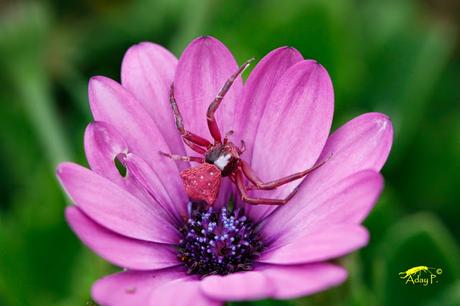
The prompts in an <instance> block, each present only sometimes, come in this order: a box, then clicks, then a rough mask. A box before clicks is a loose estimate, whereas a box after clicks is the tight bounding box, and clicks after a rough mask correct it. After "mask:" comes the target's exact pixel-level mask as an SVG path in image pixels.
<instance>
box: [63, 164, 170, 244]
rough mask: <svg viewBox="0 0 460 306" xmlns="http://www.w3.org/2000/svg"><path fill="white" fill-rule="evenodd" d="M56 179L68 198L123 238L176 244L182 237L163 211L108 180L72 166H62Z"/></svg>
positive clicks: (74, 165) (75, 165) (77, 166)
mask: <svg viewBox="0 0 460 306" xmlns="http://www.w3.org/2000/svg"><path fill="white" fill-rule="evenodd" d="M57 175H58V177H59V179H60V181H61V184H62V186H63V187H64V189H65V190H66V192H67V194H68V195H69V196H70V198H71V199H72V200H73V202H74V203H76V204H77V205H78V207H79V208H81V209H82V210H83V212H84V213H85V214H87V215H88V216H89V217H90V218H91V219H93V220H94V221H96V222H97V223H99V224H100V225H102V226H104V227H107V228H108V229H111V230H113V231H114V232H117V233H119V234H121V235H124V236H126V237H130V238H136V239H141V240H147V241H153V242H163V243H176V242H177V241H178V239H179V235H178V233H177V231H176V229H175V228H174V227H172V226H171V225H170V224H169V223H168V222H165V217H164V216H162V215H161V211H159V210H157V211H156V210H154V209H153V208H152V207H150V206H148V205H146V204H144V203H143V202H141V201H139V200H138V199H137V198H136V197H134V196H133V195H131V194H130V193H128V192H126V191H125V190H123V189H122V188H120V187H118V186H117V185H116V184H114V183H112V182H110V181H109V180H107V179H106V178H104V177H102V176H99V175H97V174H96V173H94V172H92V171H90V170H88V169H86V168H84V167H81V166H79V165H77V164H73V163H62V164H60V165H59V167H58V170H57Z"/></svg>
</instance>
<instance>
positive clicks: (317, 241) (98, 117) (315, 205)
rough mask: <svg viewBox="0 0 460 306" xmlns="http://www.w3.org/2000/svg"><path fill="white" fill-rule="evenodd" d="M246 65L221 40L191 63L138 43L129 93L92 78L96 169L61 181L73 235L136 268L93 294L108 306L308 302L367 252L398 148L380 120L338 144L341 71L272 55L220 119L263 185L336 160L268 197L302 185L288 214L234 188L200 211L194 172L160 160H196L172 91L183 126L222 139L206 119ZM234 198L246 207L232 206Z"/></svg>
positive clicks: (127, 64) (130, 55) (366, 118)
mask: <svg viewBox="0 0 460 306" xmlns="http://www.w3.org/2000/svg"><path fill="white" fill-rule="evenodd" d="M237 69H238V66H237V63H236V61H235V59H234V58H233V56H232V54H231V53H230V52H229V50H228V49H227V48H226V47H225V46H224V45H223V44H222V43H221V42H219V41H218V40H216V39H214V38H212V37H200V38H197V39H195V40H194V41H193V42H192V43H191V44H190V45H189V46H188V47H187V48H186V50H185V51H184V52H183V54H182V56H181V57H180V59H179V60H177V59H176V58H175V57H174V56H173V55H172V54H171V53H170V52H169V51H167V50H166V49H164V48H163V47H161V46H159V45H156V44H153V43H147V42H146V43H141V44H138V45H135V46H133V47H131V48H130V49H129V50H128V52H127V53H126V55H125V57H124V59H123V64H122V71H121V85H120V84H119V83H117V82H115V81H113V80H111V79H108V78H105V77H100V76H98V77H94V78H92V79H91V80H90V82H89V100H90V106H91V111H92V114H93V117H94V120H95V121H94V122H93V123H91V124H89V126H88V128H87V129H86V132H85V152H86V156H87V159H88V163H89V165H90V168H91V170H89V169H86V168H84V167H82V166H79V165H76V164H73V163H67V162H66V163H62V164H61V165H59V167H58V170H57V175H58V177H59V179H60V182H61V184H62V185H63V187H64V189H65V190H66V192H67V194H68V195H69V196H70V198H71V199H72V200H73V202H74V203H75V205H73V206H70V207H68V208H67V209H66V218H67V220H68V222H69V224H70V226H71V228H72V229H73V230H74V231H75V233H76V234H77V235H78V237H79V238H80V239H81V240H82V241H83V242H84V243H85V244H86V245H87V246H88V247H89V248H91V249H92V250H93V251H94V252H96V253H97V254H99V255H100V256H101V257H103V258H105V259H106V260H108V261H110V262H111V263H113V264H115V265H117V266H120V267H122V268H124V269H125V270H124V271H122V272H119V273H117V274H114V275H109V276H107V277H104V278H102V279H100V280H98V281H97V282H96V283H95V284H94V286H93V288H92V296H93V298H94V300H95V301H97V302H98V303H100V304H102V305H221V304H222V303H223V302H224V301H229V300H232V301H233V300H253V299H261V298H275V299H289V298H294V297H299V296H304V295H308V294H312V293H315V292H318V291H321V290H324V289H327V288H329V287H331V286H336V285H338V284H340V283H342V282H343V281H344V280H345V279H346V277H347V273H346V270H345V269H344V268H342V267H340V266H338V265H336V264H333V263H330V260H331V259H334V258H337V257H340V256H343V255H345V254H347V253H349V252H352V251H354V250H356V249H358V248H361V247H363V246H364V245H366V244H367V242H368V233H367V231H366V229H365V228H364V227H362V226H361V225H360V223H361V222H362V221H363V219H364V218H365V217H366V216H367V215H368V213H369V212H370V210H371V209H372V207H373V205H374V204H375V202H376V200H377V198H378V196H379V194H380V192H381V190H382V188H383V179H382V176H381V175H380V174H379V171H380V169H381V168H382V167H383V165H384V163H385V161H386V159H387V156H388V154H389V151H390V147H391V144H392V137H393V129H392V124H391V121H390V120H389V118H388V117H387V116H385V115H383V114H379V113H368V114H364V115H361V116H359V117H357V118H355V119H353V120H351V121H349V122H348V123H346V124H345V125H343V126H342V127H340V128H339V129H337V130H336V131H335V132H334V133H333V134H331V135H329V132H330V127H331V122H332V115H333V103H334V101H333V88H332V82H331V80H330V78H329V75H328V73H327V71H326V70H325V69H324V68H323V67H322V66H321V65H320V64H318V63H317V62H316V61H313V60H304V59H303V57H302V55H301V54H300V53H299V52H298V51H297V50H295V49H293V48H290V47H282V48H279V49H276V50H273V51H272V52H270V53H269V54H268V55H266V56H265V57H264V58H263V59H262V60H261V61H260V62H259V63H258V64H257V65H256V67H255V68H254V70H253V71H252V73H251V74H250V76H249V78H248V80H247V82H246V83H245V84H244V86H243V82H242V80H241V78H238V79H237V80H236V81H235V83H234V85H233V87H232V88H231V89H230V91H229V92H228V94H227V95H226V97H225V98H224V100H223V102H222V106H221V108H220V109H219V110H218V112H217V115H216V116H217V121H218V123H219V126H220V129H221V130H222V131H229V130H233V131H234V132H235V134H234V135H233V136H232V137H233V138H234V140H235V141H236V142H238V141H239V140H241V139H244V141H245V142H246V146H247V150H246V152H245V153H244V154H243V155H242V158H243V159H244V160H246V161H247V162H249V163H250V164H251V166H252V167H253V168H254V169H255V171H256V172H257V173H258V175H259V176H260V177H261V179H263V180H267V181H268V180H270V179H274V178H278V177H281V176H285V175H288V174H292V173H295V172H298V171H301V170H303V169H305V168H306V167H311V166H313V165H314V164H315V163H317V162H319V161H321V160H324V159H325V158H327V157H328V156H330V155H331V154H332V158H330V159H329V160H328V161H327V162H326V163H325V164H324V165H323V166H321V167H320V168H318V169H317V170H315V171H314V172H313V173H311V174H310V175H308V176H307V177H305V178H304V179H303V180H299V181H295V182H293V183H291V184H289V185H286V186H283V187H282V188H278V189H276V190H272V191H265V193H264V194H267V192H268V193H269V195H270V197H276V198H281V197H283V196H286V195H287V194H289V193H290V191H292V190H293V189H294V188H298V192H297V194H296V195H295V196H294V197H293V198H292V199H291V200H290V201H289V202H288V203H287V204H286V205H284V206H265V205H259V206H253V205H248V204H245V203H244V202H242V201H241V200H240V199H239V197H238V194H237V193H236V192H235V191H234V188H233V187H232V185H231V183H229V182H226V181H225V180H224V181H223V183H222V185H221V190H220V192H219V198H218V200H217V201H216V203H215V205H214V206H213V207H212V208H207V207H206V206H204V205H203V204H202V203H191V202H189V200H188V199H187V197H186V195H185V191H184V186H183V183H182V181H181V178H180V176H179V172H180V171H181V170H183V169H186V168H188V167H190V165H189V164H188V163H186V162H179V161H178V162H173V161H171V160H169V159H166V158H165V157H164V156H161V155H160V154H158V151H159V150H161V151H166V152H168V151H169V152H173V153H176V154H181V155H185V154H187V152H188V148H185V147H184V145H183V143H182V141H181V139H180V136H179V133H178V132H177V129H176V127H175V125H174V117H173V114H172V112H171V107H170V105H169V102H168V91H169V87H170V86H171V84H172V83H173V82H174V87H175V95H176V100H177V103H178V105H179V107H180V108H181V112H182V115H183V116H184V125H185V127H186V128H187V129H188V130H190V131H192V132H194V133H196V134H198V135H201V136H203V137H206V138H210V134H209V132H208V129H207V126H206V109H207V107H208V105H209V103H210V102H211V101H212V100H213V98H214V96H215V95H216V93H217V92H218V91H219V89H220V87H221V86H222V85H223V84H224V82H225V81H226V79H227V78H228V77H229V76H230V75H231V74H232V73H233V72H235V71H236V70H237ZM115 160H118V161H119V162H121V163H122V164H123V166H124V167H125V168H126V170H127V174H126V175H125V176H123V175H121V174H120V172H119V171H118V170H117V167H116V166H115V162H114V161H115ZM260 193H262V192H261V191H260ZM257 194H259V192H257ZM232 195H235V201H234V208H232V207H230V206H227V203H229V199H230V197H231V196H232Z"/></svg>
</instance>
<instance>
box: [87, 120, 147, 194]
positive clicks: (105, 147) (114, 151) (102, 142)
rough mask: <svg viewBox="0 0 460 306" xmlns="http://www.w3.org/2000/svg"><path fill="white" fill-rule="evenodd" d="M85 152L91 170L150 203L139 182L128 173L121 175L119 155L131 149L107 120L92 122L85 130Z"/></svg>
mask: <svg viewBox="0 0 460 306" xmlns="http://www.w3.org/2000/svg"><path fill="white" fill-rule="evenodd" d="M84 143H85V153H86V158H87V160H88V163H89V165H90V167H91V170H93V171H94V172H96V173H97V174H99V175H101V176H103V177H105V178H107V179H109V180H110V181H112V182H113V183H115V184H117V185H118V186H120V187H122V188H124V189H125V190H127V191H128V192H129V193H131V194H133V195H135V196H136V197H137V198H138V199H140V200H141V201H143V202H145V203H148V202H149V201H150V199H149V197H148V195H146V194H145V191H144V190H143V189H142V186H139V184H138V182H137V181H136V180H135V179H134V178H133V177H132V176H131V175H130V174H129V173H127V174H126V176H125V177H123V176H121V175H120V173H119V172H118V170H117V168H116V166H115V158H116V156H117V155H119V154H122V153H127V152H128V151H129V148H128V144H127V143H126V142H125V140H124V139H123V137H122V136H121V135H120V133H118V131H116V129H115V128H114V127H113V126H111V125H110V124H108V123H105V122H92V123H90V124H89V125H88V127H87V128H86V131H85V141H84Z"/></svg>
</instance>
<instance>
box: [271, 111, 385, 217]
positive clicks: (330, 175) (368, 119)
mask: <svg viewBox="0 0 460 306" xmlns="http://www.w3.org/2000/svg"><path fill="white" fill-rule="evenodd" d="M392 141H393V127H392V124H391V121H390V119H389V118H388V117H387V116H385V115H383V114H379V113H367V114H364V115H361V116H359V117H356V118H355V119H353V120H351V121H349V122H348V123H346V124H345V125H343V126H342V127H340V128H339V129H338V130H337V131H335V132H334V133H333V134H332V135H331V136H330V137H329V139H328V140H327V143H326V145H325V147H324V150H323V152H322V153H321V156H320V158H319V161H322V160H324V159H327V158H329V157H330V158H329V159H328V161H327V162H326V163H325V164H324V165H323V166H321V167H320V168H319V169H317V170H315V171H314V172H313V173H311V174H309V175H308V176H307V177H306V178H305V179H304V181H303V182H302V186H301V187H300V190H299V193H298V194H297V195H296V196H295V197H294V198H293V199H292V200H291V201H290V202H289V203H288V204H287V205H285V206H283V207H280V209H278V210H277V211H276V212H275V213H274V214H273V216H271V217H273V218H274V219H278V220H279V219H283V220H289V219H290V218H291V217H292V216H295V215H297V212H298V211H299V210H301V209H302V208H303V207H304V206H306V205H311V204H310V202H311V201H312V199H314V198H315V196H316V195H319V194H321V193H323V192H324V190H326V189H327V188H329V187H330V186H332V185H334V184H335V183H337V182H339V181H341V180H343V179H344V178H346V177H347V176H349V175H351V174H353V173H356V172H359V171H361V170H365V169H373V170H375V171H380V169H381V168H382V167H383V165H384V164H385V161H386V159H387V157H388V154H389V153H390V149H391V144H392ZM331 154H332V156H331ZM283 222H284V221H283Z"/></svg>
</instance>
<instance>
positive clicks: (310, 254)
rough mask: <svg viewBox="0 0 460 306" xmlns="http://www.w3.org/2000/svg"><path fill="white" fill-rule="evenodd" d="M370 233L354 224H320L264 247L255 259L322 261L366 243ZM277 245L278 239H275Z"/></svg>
mask: <svg viewBox="0 0 460 306" xmlns="http://www.w3.org/2000/svg"><path fill="white" fill-rule="evenodd" d="M368 240H369V234H368V232H367V230H366V229H365V228H363V227H362V226H360V225H355V224H339V225H329V226H323V227H321V228H319V229H317V230H316V231H314V232H306V233H305V234H304V235H303V236H301V237H298V238H295V239H292V240H291V239H289V240H288V241H289V243H287V244H284V245H281V246H279V247H277V248H274V249H268V250H266V251H264V253H263V255H262V256H261V257H260V258H259V259H257V261H259V262H264V263H272V264H300V263H311V262H318V261H325V260H329V259H333V258H337V257H340V256H343V255H346V254H348V253H351V252H353V251H354V250H356V249H359V248H361V247H363V246H365V245H366V244H367V242H368ZM275 245H277V246H278V245H279V243H275Z"/></svg>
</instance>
